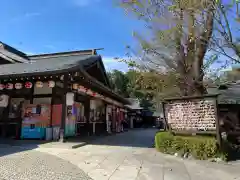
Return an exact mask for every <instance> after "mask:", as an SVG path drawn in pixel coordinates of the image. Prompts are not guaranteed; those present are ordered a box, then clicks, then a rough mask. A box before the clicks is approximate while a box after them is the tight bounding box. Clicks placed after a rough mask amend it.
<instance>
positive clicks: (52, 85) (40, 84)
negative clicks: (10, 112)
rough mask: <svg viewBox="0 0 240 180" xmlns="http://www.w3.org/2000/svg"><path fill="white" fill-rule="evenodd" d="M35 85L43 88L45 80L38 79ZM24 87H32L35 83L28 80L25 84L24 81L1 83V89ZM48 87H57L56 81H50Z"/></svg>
mask: <svg viewBox="0 0 240 180" xmlns="http://www.w3.org/2000/svg"><path fill="white" fill-rule="evenodd" d="M35 86H36V87H37V88H42V87H43V82H41V81H37V82H36V84H35ZM23 87H25V88H27V89H31V88H32V87H33V83H32V82H30V81H28V82H26V83H25V84H23V83H15V84H13V83H7V84H0V90H3V89H7V90H12V89H22V88H23ZM48 87H49V88H53V87H55V82H54V81H48Z"/></svg>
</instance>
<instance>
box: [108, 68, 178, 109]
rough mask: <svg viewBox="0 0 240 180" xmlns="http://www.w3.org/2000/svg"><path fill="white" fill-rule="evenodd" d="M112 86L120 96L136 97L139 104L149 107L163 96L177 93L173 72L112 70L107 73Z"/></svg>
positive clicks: (175, 77) (153, 105)
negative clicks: (124, 71)
mask: <svg viewBox="0 0 240 180" xmlns="http://www.w3.org/2000/svg"><path fill="white" fill-rule="evenodd" d="M108 76H109V79H110V82H111V84H112V88H113V89H114V90H115V91H116V92H117V93H119V94H121V95H122V96H124V97H126V98H128V97H131V98H137V99H139V100H140V105H141V106H142V107H144V108H147V109H149V108H150V109H151V110H153V109H152V108H153V107H156V106H155V105H156V104H157V103H159V102H161V100H162V99H163V98H165V97H169V96H175V95H178V92H179V88H178V86H177V83H176V79H177V75H176V74H175V73H174V72H167V73H157V72H156V71H153V70H152V71H139V70H138V71H136V70H129V71H128V72H126V73H123V72H120V71H118V70H114V71H112V72H110V73H108Z"/></svg>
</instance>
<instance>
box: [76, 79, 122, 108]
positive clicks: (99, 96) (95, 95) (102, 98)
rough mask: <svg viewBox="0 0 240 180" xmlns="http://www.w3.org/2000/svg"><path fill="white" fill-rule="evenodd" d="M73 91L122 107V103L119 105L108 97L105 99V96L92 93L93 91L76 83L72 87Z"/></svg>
mask: <svg viewBox="0 0 240 180" xmlns="http://www.w3.org/2000/svg"><path fill="white" fill-rule="evenodd" d="M72 89H73V90H75V91H78V92H79V93H84V94H87V95H89V96H93V97H96V98H99V99H101V100H104V101H106V102H108V103H110V104H114V105H116V106H121V104H120V103H118V102H117V101H114V100H112V99H110V98H108V97H104V96H103V95H101V94H98V93H97V92H94V91H92V90H91V89H87V88H86V87H84V86H82V85H79V84H77V83H74V84H73V85H72Z"/></svg>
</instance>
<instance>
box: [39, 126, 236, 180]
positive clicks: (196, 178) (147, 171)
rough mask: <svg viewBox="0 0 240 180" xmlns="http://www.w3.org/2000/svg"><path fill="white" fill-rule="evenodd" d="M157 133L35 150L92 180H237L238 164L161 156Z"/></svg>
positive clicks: (134, 133)
mask: <svg viewBox="0 0 240 180" xmlns="http://www.w3.org/2000/svg"><path fill="white" fill-rule="evenodd" d="M155 132H156V130H153V129H145V130H143V129H142V130H133V131H130V132H127V133H122V134H117V135H115V136H109V137H105V138H101V139H99V140H97V141H94V142H92V144H90V145H86V146H84V147H81V148H78V149H59V148H58V149H56V148H37V149H36V150H37V151H39V152H45V153H48V154H51V155H54V156H57V157H59V158H61V159H63V160H66V161H69V162H71V163H72V164H74V165H76V166H77V167H79V168H80V169H82V170H83V171H84V172H86V173H87V174H88V175H89V176H90V177H91V178H93V179H94V180H240V171H239V169H240V164H238V163H235V164H232V165H230V164H216V163H211V162H206V161H191V160H182V159H180V158H176V157H172V156H167V155H163V154H161V153H159V152H156V151H155V150H154V149H153V148H151V147H152V144H153V140H154V134H155Z"/></svg>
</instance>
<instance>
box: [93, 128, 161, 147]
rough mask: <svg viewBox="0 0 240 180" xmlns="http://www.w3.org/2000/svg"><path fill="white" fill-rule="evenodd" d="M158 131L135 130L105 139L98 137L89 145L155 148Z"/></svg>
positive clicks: (151, 129) (150, 129)
mask: <svg viewBox="0 0 240 180" xmlns="http://www.w3.org/2000/svg"><path fill="white" fill-rule="evenodd" d="M157 131H158V130H157V129H153V128H149V129H134V130H129V131H127V132H121V133H117V134H113V135H108V136H105V137H96V138H95V139H92V140H91V141H90V142H89V144H92V145H107V146H123V147H124V146H125V147H140V148H153V147H154V146H153V145H154V137H155V134H156V132H157Z"/></svg>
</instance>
